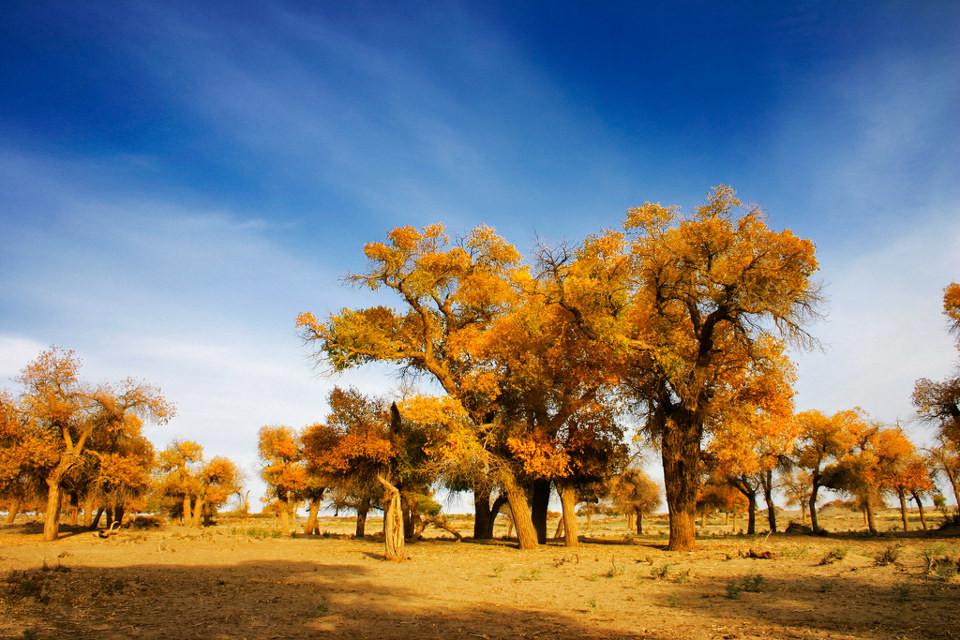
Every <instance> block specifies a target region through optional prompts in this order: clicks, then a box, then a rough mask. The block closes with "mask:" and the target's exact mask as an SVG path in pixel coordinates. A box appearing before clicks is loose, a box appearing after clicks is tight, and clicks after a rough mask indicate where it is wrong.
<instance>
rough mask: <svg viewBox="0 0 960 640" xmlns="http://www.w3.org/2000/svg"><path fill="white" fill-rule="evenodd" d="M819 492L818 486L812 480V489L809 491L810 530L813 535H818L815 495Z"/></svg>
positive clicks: (818, 524) (818, 526)
mask: <svg viewBox="0 0 960 640" xmlns="http://www.w3.org/2000/svg"><path fill="white" fill-rule="evenodd" d="M819 491H820V485H819V484H818V483H817V481H816V480H814V482H813V488H812V489H811V490H810V528H811V529H812V530H813V532H814V533H820V523H819V522H817V493H818V492H819Z"/></svg>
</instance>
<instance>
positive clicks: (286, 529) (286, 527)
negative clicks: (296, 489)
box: [279, 500, 290, 536]
mask: <svg viewBox="0 0 960 640" xmlns="http://www.w3.org/2000/svg"><path fill="white" fill-rule="evenodd" d="M279 514H280V531H281V532H282V533H283V535H285V536H289V535H290V509H289V508H288V506H287V502H286V500H281V501H280V506H279Z"/></svg>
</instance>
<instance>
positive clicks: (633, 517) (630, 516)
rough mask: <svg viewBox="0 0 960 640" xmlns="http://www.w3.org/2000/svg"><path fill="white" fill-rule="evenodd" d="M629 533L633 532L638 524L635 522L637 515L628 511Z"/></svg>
mask: <svg viewBox="0 0 960 640" xmlns="http://www.w3.org/2000/svg"><path fill="white" fill-rule="evenodd" d="M626 516H627V531H633V530H634V529H635V528H636V525H637V523H636V522H634V521H635V520H636V519H637V515H636V513H635V512H634V511H632V510H631V511H627V513H626Z"/></svg>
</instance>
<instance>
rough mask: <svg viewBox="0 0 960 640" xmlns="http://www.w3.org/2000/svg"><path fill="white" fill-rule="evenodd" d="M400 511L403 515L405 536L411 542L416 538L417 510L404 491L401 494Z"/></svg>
mask: <svg viewBox="0 0 960 640" xmlns="http://www.w3.org/2000/svg"><path fill="white" fill-rule="evenodd" d="M400 512H401V514H402V516H403V538H404V540H406V541H407V542H410V541H412V540H414V539H415V538H416V535H417V531H416V524H417V511H416V507H414V506H412V505H411V504H410V500H408V499H407V496H406V495H405V494H403V493H401V494H400Z"/></svg>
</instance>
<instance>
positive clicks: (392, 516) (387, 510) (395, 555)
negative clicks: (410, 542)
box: [377, 474, 405, 562]
mask: <svg viewBox="0 0 960 640" xmlns="http://www.w3.org/2000/svg"><path fill="white" fill-rule="evenodd" d="M377 481H378V482H379V483H380V484H381V485H383V489H384V494H385V495H384V500H383V544H384V552H385V555H386V558H387V560H395V561H398V562H399V561H402V560H404V559H405V558H404V555H403V542H404V539H403V538H404V535H403V515H402V514H401V513H400V511H401V505H400V491H399V490H398V489H397V488H396V487H395V486H394V485H393V484H392V483H391V482H390V481H389V480H387V479H386V478H384V477H383V476H382V475H379V474H378V475H377Z"/></svg>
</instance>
